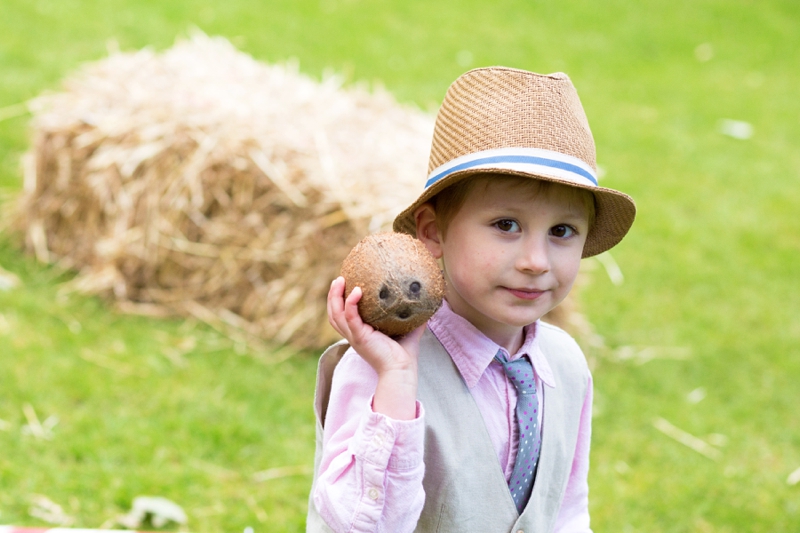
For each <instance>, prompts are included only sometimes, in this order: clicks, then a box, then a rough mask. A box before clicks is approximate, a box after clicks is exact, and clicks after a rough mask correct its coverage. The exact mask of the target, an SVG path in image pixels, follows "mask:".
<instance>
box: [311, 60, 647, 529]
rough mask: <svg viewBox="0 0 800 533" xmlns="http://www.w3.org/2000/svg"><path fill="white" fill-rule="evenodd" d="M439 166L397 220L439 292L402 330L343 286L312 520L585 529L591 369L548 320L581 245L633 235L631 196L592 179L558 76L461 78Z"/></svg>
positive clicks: (579, 116)
mask: <svg viewBox="0 0 800 533" xmlns="http://www.w3.org/2000/svg"><path fill="white" fill-rule="evenodd" d="M429 170H430V174H429V177H428V181H427V183H426V186H425V190H424V192H423V193H422V195H421V196H420V198H419V199H418V200H417V201H416V202H414V204H412V205H411V206H410V207H409V208H408V209H406V210H405V211H403V212H402V213H401V214H400V215H399V216H398V217H397V218H396V219H395V223H394V228H395V230H396V231H402V232H406V233H410V234H412V235H414V236H416V237H417V238H418V239H420V240H421V241H422V242H423V243H424V244H425V245H426V247H427V248H428V249H429V250H430V251H431V253H432V254H433V255H434V256H435V257H436V258H437V259H439V260H440V261H441V264H442V265H443V272H444V276H445V281H446V284H447V289H446V293H445V302H444V304H443V305H442V308H441V309H440V310H439V311H438V312H437V313H436V314H435V315H434V316H433V317H432V318H431V319H430V320H429V322H428V324H427V329H426V328H425V327H422V328H419V329H418V330H416V331H414V332H412V333H410V334H408V335H407V336H405V337H404V338H403V339H400V340H399V341H397V342H396V341H394V340H392V339H390V338H389V337H386V336H385V335H382V334H380V333H378V332H376V331H374V330H373V329H372V328H371V327H370V326H368V325H366V324H364V323H363V322H362V321H361V319H360V317H359V316H358V310H357V303H358V300H359V299H360V297H361V292H360V290H359V289H355V290H354V291H353V292H352V293H351V295H350V296H349V297H348V298H347V299H346V300H345V299H344V298H343V293H344V281H343V280H342V278H338V279H336V280H334V282H333V283H332V285H331V290H330V293H329V295H328V315H329V319H330V321H331V324H332V325H333V327H334V328H335V329H336V330H337V331H338V332H339V333H340V334H341V335H342V336H343V337H344V338H345V339H346V341H347V343H348V344H345V343H344V342H341V343H338V344H336V345H334V346H332V347H331V348H329V349H328V351H326V352H325V354H323V356H322V358H321V359H320V368H319V375H318V384H317V397H316V401H315V407H316V413H317V417H318V418H317V421H318V427H317V430H318V437H317V460H316V465H315V467H316V468H315V472H316V478H315V481H314V486H313V488H312V494H311V498H310V502H309V516H308V530H309V531H330V530H333V531H389V532H392V533H396V532H402V531H436V532H447V531H468V532H472V531H474V532H493V531H526V532H527V531H532V532H550V531H570V532H574V531H582V532H588V531H590V529H589V513H588V485H587V474H588V459H589V439H590V433H591V401H592V383H591V376H590V374H589V371H588V368H587V366H586V363H585V360H584V357H583V354H582V353H581V351H580V349H579V348H578V346H577V345H576V344H575V342H574V341H573V340H572V339H571V338H570V337H569V336H568V335H567V334H566V333H564V332H563V331H561V330H559V329H558V328H555V327H553V326H550V325H548V324H545V323H543V322H541V321H539V319H540V318H541V317H542V316H543V315H544V314H545V313H546V312H548V311H549V310H551V309H553V308H554V307H555V306H556V305H558V303H559V302H561V300H563V298H564V297H565V296H566V295H567V293H568V292H569V290H570V288H571V287H572V283H573V282H574V280H575V277H576V276H577V273H578V267H579V264H580V259H581V258H582V257H589V256H592V255H596V254H598V253H601V252H603V251H605V250H607V249H609V248H611V247H612V246H614V245H615V244H616V243H617V242H619V241H620V240H621V239H622V238H623V237H624V235H625V234H626V233H627V231H628V229H629V228H630V226H631V224H632V223H633V219H634V216H635V206H634V203H633V200H631V198H630V197H628V196H627V195H625V194H623V193H620V192H617V191H614V190H611V189H605V188H601V187H598V186H597V179H596V173H595V149H594V140H593V139H592V135H591V132H590V130H589V125H588V123H587V121H586V116H585V115H584V112H583V109H582V107H581V104H580V100H579V99H578V96H577V93H576V92H575V89H574V87H573V86H572V84H571V82H570V80H569V78H568V77H567V76H566V75H564V74H551V75H546V76H543V75H539V74H534V73H531V72H525V71H521V70H516V69H509V68H503V67H492V68H484V69H476V70H472V71H470V72H467V73H466V74H464V75H462V76H461V77H460V78H459V79H457V80H456V81H455V82H454V83H453V84H452V85H451V86H450V88H449V89H448V91H447V95H446V96H445V100H444V102H443V103H442V107H441V108H440V110H439V113H438V115H437V119H436V127H435V130H434V138H433V145H432V148H431V160H430V165H429ZM334 370H335V371H334ZM323 422H324V426H323Z"/></svg>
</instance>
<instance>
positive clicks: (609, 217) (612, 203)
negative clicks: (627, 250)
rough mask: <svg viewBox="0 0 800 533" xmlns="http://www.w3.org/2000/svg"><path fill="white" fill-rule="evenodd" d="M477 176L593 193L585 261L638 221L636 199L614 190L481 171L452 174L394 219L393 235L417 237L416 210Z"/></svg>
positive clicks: (500, 171) (524, 174) (550, 178)
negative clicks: (533, 181)
mask: <svg viewBox="0 0 800 533" xmlns="http://www.w3.org/2000/svg"><path fill="white" fill-rule="evenodd" d="M478 174H500V175H505V176H520V177H524V178H531V179H538V180H542V181H549V182H553V183H559V184H562V185H566V186H568V187H575V188H578V189H583V190H586V191H589V192H591V193H592V194H593V195H594V199H595V218H594V224H593V225H592V227H591V228H589V234H588V235H587V236H586V243H585V244H584V246H583V255H582V257H592V256H594V255H598V254H601V253H603V252H605V251H606V250H609V249H611V248H613V247H614V246H615V245H616V244H617V243H619V242H620V241H621V240H622V238H623V237H625V235H626V234H627V233H628V230H630V228H631V225H632V224H633V220H634V218H636V204H635V203H634V201H633V198H631V197H630V196H628V195H627V194H625V193H622V192H619V191H615V190H614V189H607V188H605V187H597V186H590V185H582V184H579V183H574V182H571V181H568V180H565V179H561V178H556V177H553V176H548V175H546V174H538V173H537V174H532V173H528V172H523V171H515V170H508V169H487V168H482V169H466V170H461V171H457V172H453V173H452V174H449V175H448V176H447V177H445V178H443V179H442V180H440V181H437V182H436V183H434V184H432V185H431V186H430V187H428V188H427V189H425V191H423V193H422V194H421V195H420V197H419V198H417V200H416V201H415V202H414V203H413V204H411V206H410V207H408V208H407V209H405V210H404V211H403V212H401V213H400V214H399V215H397V217H396V218H395V219H394V224H393V228H394V231H397V232H400V233H408V234H409V235H412V236H415V237H416V234H417V229H416V221H415V220H414V213H415V212H416V210H417V209H418V208H419V207H420V206H421V205H422V204H424V203H426V202H428V201H430V200H431V198H433V197H434V196H436V195H437V194H439V193H440V192H441V191H443V190H444V189H446V188H447V187H450V186H452V185H455V184H456V183H458V182H459V181H462V180H464V179H466V178H469V177H470V176H474V175H478Z"/></svg>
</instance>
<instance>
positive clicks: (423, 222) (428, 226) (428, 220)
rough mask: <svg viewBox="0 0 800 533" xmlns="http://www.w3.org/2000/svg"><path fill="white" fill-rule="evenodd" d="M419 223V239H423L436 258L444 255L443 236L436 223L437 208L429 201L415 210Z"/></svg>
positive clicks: (415, 217)
mask: <svg viewBox="0 0 800 533" xmlns="http://www.w3.org/2000/svg"><path fill="white" fill-rule="evenodd" d="M414 220H415V221H416V223H417V239H419V240H420V241H422V243H423V244H424V245H425V247H426V248H427V249H428V251H429V252H430V253H431V254H433V257H435V258H436V259H441V257H442V236H441V233H440V232H439V226H437V224H436V210H435V209H434V208H433V206H432V205H431V204H429V203H424V204H422V205H421V206H419V207H418V208H417V210H416V211H414Z"/></svg>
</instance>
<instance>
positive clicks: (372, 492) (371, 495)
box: [367, 487, 379, 501]
mask: <svg viewBox="0 0 800 533" xmlns="http://www.w3.org/2000/svg"><path fill="white" fill-rule="evenodd" d="M367 496H369V499H370V500H372V501H376V500H377V499H378V496H379V494H378V489H376V488H375V487H372V488H371V489H369V492H367Z"/></svg>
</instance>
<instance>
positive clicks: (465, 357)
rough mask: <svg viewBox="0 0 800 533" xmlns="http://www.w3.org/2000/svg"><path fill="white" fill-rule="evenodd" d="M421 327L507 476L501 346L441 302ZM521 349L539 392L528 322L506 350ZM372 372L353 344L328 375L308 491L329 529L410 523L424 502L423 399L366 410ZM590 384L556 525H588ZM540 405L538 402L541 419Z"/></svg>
mask: <svg viewBox="0 0 800 533" xmlns="http://www.w3.org/2000/svg"><path fill="white" fill-rule="evenodd" d="M428 328H429V329H430V331H431V333H433V334H434V335H435V336H436V338H437V339H439V341H440V342H441V343H442V345H443V346H444V347H445V349H446V350H447V352H448V353H449V354H450V356H451V357H452V358H453V361H454V362H455V365H456V367H457V368H458V370H459V372H460V373H461V376H462V377H463V379H464V382H465V383H466V384H467V387H468V388H469V390H470V392H471V393H472V395H473V397H474V398H475V403H476V404H477V406H478V409H479V410H480V412H481V414H482V416H483V420H484V423H485V424H486V428H487V430H488V432H489V436H490V437H491V440H492V444H493V445H494V449H495V452H496V453H497V457H498V460H499V464H500V465H501V466H502V468H503V472H504V474H505V476H506V480H508V479H510V477H511V471H512V470H513V467H514V459H515V458H516V453H517V444H518V435H517V430H516V424H515V423H514V409H515V406H516V402H517V392H516V389H515V388H514V386H513V385H511V384H510V383H509V382H508V379H507V378H506V376H505V373H504V372H503V368H502V366H501V365H500V364H499V363H497V362H496V361H494V356H495V354H497V351H498V350H501V349H502V348H500V347H499V346H498V345H497V344H495V343H494V342H493V341H491V340H490V339H489V338H487V337H486V336H485V335H483V333H481V332H480V331H479V330H478V329H476V328H475V327H474V326H473V325H472V324H471V323H470V322H468V321H467V320H466V319H464V318H462V317H461V316H459V315H457V314H455V313H454V312H453V311H452V310H450V307H449V306H448V305H447V302H445V303H444V305H442V308H441V309H440V310H439V311H438V312H437V313H436V314H435V315H434V316H433V317H432V318H431V319H430V320H429V321H428ZM502 350H503V351H504V352H505V350H504V349H502ZM525 354H527V355H528V357H529V358H530V360H531V362H532V363H533V369H534V373H535V374H536V389H537V390H536V392H537V394H538V395H539V398H541V397H542V390H543V387H556V386H557V384H556V383H555V381H554V379H553V374H552V371H551V369H550V365H549V364H548V362H547V359H546V358H545V356H544V354H543V353H542V351H541V350H540V349H539V346H538V341H537V339H536V325H535V324H533V325H531V326H528V327H527V328H525V341H524V342H523V344H522V347H521V348H520V349H519V351H518V352H517V353H515V354H511V357H510V359H511V360H513V359H517V358H519V357H521V356H522V355H525ZM506 355H507V356H508V355H509V354H507V352H506ZM377 381H378V377H377V374H376V373H375V371H374V370H373V369H372V367H371V366H369V365H368V364H367V363H366V362H365V361H364V360H363V359H361V357H359V356H358V354H357V353H356V352H355V351H354V350H352V349H350V350H348V351H347V353H345V355H344V357H343V358H342V360H341V362H340V363H339V365H338V366H337V367H336V371H335V372H334V375H333V384H332V387H331V396H330V401H329V403H328V411H327V418H326V420H325V431H324V434H323V451H322V460H321V463H320V470H319V472H318V476H317V483H316V489H315V492H314V495H313V498H314V503H315V505H316V507H317V510H318V511H319V513H320V515H321V516H322V518H323V519H324V520H325V522H326V523H327V524H328V525H329V526H330V527H331V528H332V529H333V530H334V531H337V532H338V531H354V532H355V531H358V532H361V531H364V532H366V531H389V532H392V533H395V532H397V533H400V532H405V531H409V532H410V531H413V530H414V528H415V527H416V524H417V520H418V519H419V516H420V513H421V512H422V507H423V504H424V502H425V493H424V491H423V489H422V478H423V475H424V472H425V468H424V463H423V452H424V449H423V443H424V437H425V423H424V416H425V415H424V409H423V406H422V405H421V404H419V403H417V415H418V416H417V418H416V419H415V420H409V421H401V420H394V419H390V418H388V417H386V416H384V415H381V414H378V413H375V412H373V411H372V395H373V393H374V391H375V387H376V386H377ZM591 385H592V382H591V376H589V387H588V389H587V392H586V397H585V398H584V404H583V409H582V412H581V420H580V428H579V432H578V443H577V446H576V450H575V459H574V462H573V464H572V471H571V472H570V477H569V481H568V483H567V489H566V493H565V496H564V501H563V502H562V505H561V509H560V511H559V514H558V519H557V521H556V527H555V531H556V532H560V533H567V532H581V533H586V532H590V531H591V530H590V528H589V508H588V504H589V500H588V494H589V487H588V483H587V476H588V472H589V441H590V438H591V406H592V386H591ZM546 408H547V405H546V404H545V405H544V409H546ZM544 409H539V422H540V424H539V427H540V428H541V427H542V426H541V420H542V412H543V410H544Z"/></svg>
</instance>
